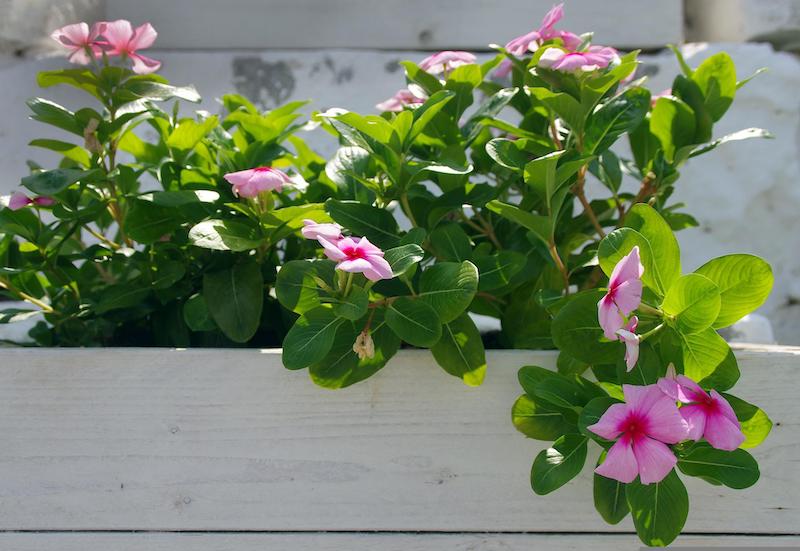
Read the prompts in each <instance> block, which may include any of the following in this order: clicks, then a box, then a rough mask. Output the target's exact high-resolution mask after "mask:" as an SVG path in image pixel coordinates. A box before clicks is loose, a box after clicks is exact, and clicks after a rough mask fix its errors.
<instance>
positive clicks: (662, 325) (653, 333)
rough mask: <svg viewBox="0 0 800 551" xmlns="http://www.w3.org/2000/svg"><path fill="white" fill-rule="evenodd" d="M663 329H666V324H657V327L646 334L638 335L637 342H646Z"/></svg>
mask: <svg viewBox="0 0 800 551" xmlns="http://www.w3.org/2000/svg"><path fill="white" fill-rule="evenodd" d="M665 327H666V324H664V323H659V324H658V325H656V326H655V327H654V328H652V329H651V330H650V331H648V332H647V333H642V334H641V335H639V342H641V341H646V340H647V339H649V338H650V337H652V336H653V335H657V334H658V333H660V332H661V331H662V330H663V329H664V328H665Z"/></svg>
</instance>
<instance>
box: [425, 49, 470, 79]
mask: <svg viewBox="0 0 800 551" xmlns="http://www.w3.org/2000/svg"><path fill="white" fill-rule="evenodd" d="M475 61H476V57H475V55H474V54H471V53H469V52H463V51H453V50H445V51H443V52H438V53H435V54H433V55H429V56H428V57H426V58H425V59H423V60H422V61H420V62H419V68H420V69H422V70H423V71H427V72H429V73H431V74H432V75H438V74H440V73H449V72H450V71H452V70H453V69H455V68H456V67H461V66H462V65H470V64H472V63H475Z"/></svg>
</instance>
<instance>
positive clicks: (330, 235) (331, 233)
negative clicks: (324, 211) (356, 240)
mask: <svg viewBox="0 0 800 551" xmlns="http://www.w3.org/2000/svg"><path fill="white" fill-rule="evenodd" d="M303 224H305V227H303V229H302V230H300V233H302V234H303V237H305V238H306V239H319V238H320V237H324V238H325V239H326V240H328V241H330V242H332V243H335V242H336V241H338V240H339V239H341V238H342V227H341V226H340V225H339V224H317V223H316V222H314V221H313V220H303Z"/></svg>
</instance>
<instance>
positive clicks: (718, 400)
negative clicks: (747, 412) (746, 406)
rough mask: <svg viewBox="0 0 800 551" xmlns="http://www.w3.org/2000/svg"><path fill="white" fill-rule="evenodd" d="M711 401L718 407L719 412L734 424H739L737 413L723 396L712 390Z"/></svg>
mask: <svg viewBox="0 0 800 551" xmlns="http://www.w3.org/2000/svg"><path fill="white" fill-rule="evenodd" d="M711 399H712V400H713V402H714V405H715V406H716V407H717V411H719V412H720V413H721V414H722V415H724V416H725V417H727V418H728V419H730V421H731V422H733V423H737V424H738V423H739V419H738V418H737V417H736V412H735V411H733V408H732V407H731V405H730V404H729V403H728V400H726V399H725V398H724V397H723V396H722V394H720V393H719V392H717V391H716V390H713V389H712V390H711Z"/></svg>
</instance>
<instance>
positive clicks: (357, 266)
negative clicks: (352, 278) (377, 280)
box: [336, 258, 372, 273]
mask: <svg viewBox="0 0 800 551" xmlns="http://www.w3.org/2000/svg"><path fill="white" fill-rule="evenodd" d="M336 268H337V269H338V270H342V271H343V272H353V273H362V272H367V271H371V270H372V264H370V262H369V260H367V259H366V258H353V259H348V260H342V261H341V262H339V264H338V265H337V266H336Z"/></svg>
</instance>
